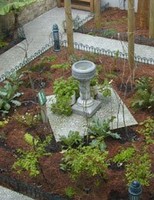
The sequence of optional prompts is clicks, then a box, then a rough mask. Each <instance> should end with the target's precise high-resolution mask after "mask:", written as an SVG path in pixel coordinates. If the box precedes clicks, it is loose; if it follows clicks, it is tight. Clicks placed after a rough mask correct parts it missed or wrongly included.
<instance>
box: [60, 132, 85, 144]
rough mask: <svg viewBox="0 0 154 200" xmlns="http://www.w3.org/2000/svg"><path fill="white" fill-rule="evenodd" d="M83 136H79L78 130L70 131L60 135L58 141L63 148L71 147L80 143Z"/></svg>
mask: <svg viewBox="0 0 154 200" xmlns="http://www.w3.org/2000/svg"><path fill="white" fill-rule="evenodd" d="M82 140H83V138H82V137H81V136H80V133H79V132H78V131H70V132H69V134H68V136H67V137H66V136H61V137H60V141H61V144H62V146H63V148H72V147H74V146H75V147H76V146H78V145H80V144H81V143H82Z"/></svg>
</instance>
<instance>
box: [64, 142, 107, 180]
mask: <svg viewBox="0 0 154 200" xmlns="http://www.w3.org/2000/svg"><path fill="white" fill-rule="evenodd" d="M107 156H108V152H107V151H106V152H103V153H102V152H101V151H100V150H99V149H97V148H93V147H91V146H83V147H81V146H80V147H78V148H77V149H68V150H67V151H66V152H65V153H64V158H63V160H62V164H61V169H63V170H67V171H69V172H70V174H71V177H72V178H73V179H78V178H80V177H81V176H86V177H89V178H90V177H94V176H101V177H103V178H106V170H107V167H108V164H107Z"/></svg>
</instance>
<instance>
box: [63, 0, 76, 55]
mask: <svg viewBox="0 0 154 200" xmlns="http://www.w3.org/2000/svg"><path fill="white" fill-rule="evenodd" d="M64 6H65V18H66V34H67V42H68V53H69V55H71V54H73V53H74V44H73V20H72V12H71V0H65V1H64Z"/></svg>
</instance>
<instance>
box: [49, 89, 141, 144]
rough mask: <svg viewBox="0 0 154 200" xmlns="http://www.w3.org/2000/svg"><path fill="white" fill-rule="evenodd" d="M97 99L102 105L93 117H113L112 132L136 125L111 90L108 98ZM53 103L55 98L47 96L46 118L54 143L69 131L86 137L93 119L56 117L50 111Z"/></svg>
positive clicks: (74, 115) (79, 116)
mask: <svg viewBox="0 0 154 200" xmlns="http://www.w3.org/2000/svg"><path fill="white" fill-rule="evenodd" d="M98 98H99V100H101V101H102V105H101V108H100V109H99V110H98V111H97V112H96V113H95V114H94V115H93V117H96V118H99V119H101V120H102V121H103V120H104V119H109V118H111V117H112V116H115V120H114V121H113V122H112V124H111V127H110V128H111V129H112V130H113V129H117V128H122V127H125V126H132V125H136V124H137V121H136V120H135V119H134V117H133V116H132V114H131V113H130V111H129V110H128V108H127V107H126V106H125V104H124V103H123V102H122V100H121V99H120V97H119V96H118V94H117V93H116V92H115V91H114V90H113V89H112V90H111V96H110V97H103V96H102V95H101V94H99V96H98ZM53 102H55V96H54V95H51V96H47V103H46V108H47V116H48V118H49V122H50V125H51V128H52V130H53V133H54V136H55V139H56V141H59V138H60V136H63V135H64V136H67V135H68V133H69V131H70V130H71V131H79V132H80V134H81V135H82V136H84V135H86V133H87V124H88V123H89V121H90V120H92V118H93V117H92V118H86V117H84V116H81V115H77V114H74V113H73V114H72V115H71V116H68V117H67V116H62V115H56V114H54V113H52V111H51V104H52V103H53Z"/></svg>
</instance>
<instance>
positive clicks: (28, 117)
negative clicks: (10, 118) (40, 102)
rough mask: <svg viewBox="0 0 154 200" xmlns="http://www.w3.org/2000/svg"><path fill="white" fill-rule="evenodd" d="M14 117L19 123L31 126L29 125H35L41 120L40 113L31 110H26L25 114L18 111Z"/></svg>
mask: <svg viewBox="0 0 154 200" xmlns="http://www.w3.org/2000/svg"><path fill="white" fill-rule="evenodd" d="M14 118H15V119H16V120H17V121H18V122H19V123H21V124H23V125H26V126H29V127H31V126H35V125H36V124H37V123H38V122H39V121H40V120H41V116H40V114H32V113H29V112H26V113H25V114H24V115H20V114H18V113H16V115H15V117H14Z"/></svg>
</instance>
